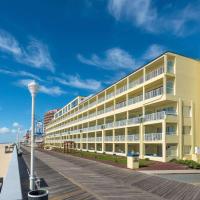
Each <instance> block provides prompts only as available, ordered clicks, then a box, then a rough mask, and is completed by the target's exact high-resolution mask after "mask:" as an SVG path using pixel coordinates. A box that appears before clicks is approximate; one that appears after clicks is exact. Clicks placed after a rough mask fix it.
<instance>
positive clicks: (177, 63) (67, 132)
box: [45, 52, 200, 162]
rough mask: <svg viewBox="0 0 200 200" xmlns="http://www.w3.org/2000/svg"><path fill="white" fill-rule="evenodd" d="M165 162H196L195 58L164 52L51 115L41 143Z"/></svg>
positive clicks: (199, 139) (198, 76) (198, 98)
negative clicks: (179, 160)
mask: <svg viewBox="0 0 200 200" xmlns="http://www.w3.org/2000/svg"><path fill="white" fill-rule="evenodd" d="M65 141H71V142H74V144H75V148H76V149H78V150H82V151H91V152H100V153H106V154H116V155H122V156H125V155H127V153H128V152H133V151H134V152H136V153H139V156H140V158H149V159H152V160H157V161H162V162H166V161H169V160H171V159H173V158H178V159H194V160H198V152H199V147H200V61H198V60H195V59H191V58H188V57H185V56H181V55H178V54H175V53H171V52H166V53H164V54H162V55H160V56H159V57H157V58H156V59H154V60H153V61H151V62H149V63H148V64H146V65H144V66H142V67H141V68H139V69H137V70H135V71H134V72H132V73H131V74H129V75H128V76H126V77H124V78H122V79H121V80H119V81H117V82H116V83H114V84H113V85H111V86H109V87H108V88H106V89H104V90H102V91H100V92H99V93H97V94H95V95H93V96H91V97H88V98H84V97H77V98H75V99H74V100H73V101H71V102H69V103H68V104H67V105H66V106H64V107H63V108H62V109H60V110H59V111H58V112H56V113H55V115H54V118H53V120H52V121H51V122H50V123H49V124H48V125H47V127H46V135H45V146H46V147H54V148H64V142H65Z"/></svg>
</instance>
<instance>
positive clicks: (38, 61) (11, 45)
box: [0, 30, 55, 72]
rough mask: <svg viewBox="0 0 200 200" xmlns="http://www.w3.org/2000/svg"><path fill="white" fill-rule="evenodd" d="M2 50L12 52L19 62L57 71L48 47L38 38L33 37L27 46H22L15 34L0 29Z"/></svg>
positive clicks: (0, 46) (0, 47)
mask: <svg viewBox="0 0 200 200" xmlns="http://www.w3.org/2000/svg"><path fill="white" fill-rule="evenodd" d="M0 50H1V51H3V52H6V53H10V54H11V55H12V56H13V57H14V58H15V59H16V61H17V62H19V63H22V64H25V65H27V66H32V67H34V68H38V69H47V70H50V71H52V72H53V71H55V68H54V63H53V60H52V58H51V55H50V53H49V49H48V47H47V46H46V45H45V44H43V43H42V42H40V41H38V40H35V39H31V40H30V43H29V44H28V46H27V47H22V46H20V45H19V42H18V41H17V40H16V39H15V38H14V36H12V35H11V34H10V33H8V32H6V31H4V30H0Z"/></svg>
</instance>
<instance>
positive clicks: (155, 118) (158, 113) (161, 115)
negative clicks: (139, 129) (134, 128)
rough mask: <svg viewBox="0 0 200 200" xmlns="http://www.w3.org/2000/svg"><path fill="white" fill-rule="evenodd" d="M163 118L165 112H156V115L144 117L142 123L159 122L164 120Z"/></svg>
mask: <svg viewBox="0 0 200 200" xmlns="http://www.w3.org/2000/svg"><path fill="white" fill-rule="evenodd" d="M164 117H165V111H161V112H156V113H151V114H147V115H145V116H144V121H153V120H160V119H164Z"/></svg>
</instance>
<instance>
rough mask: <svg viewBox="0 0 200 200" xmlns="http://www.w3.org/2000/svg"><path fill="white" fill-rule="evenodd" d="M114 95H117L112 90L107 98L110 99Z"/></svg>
mask: <svg viewBox="0 0 200 200" xmlns="http://www.w3.org/2000/svg"><path fill="white" fill-rule="evenodd" d="M114 96H115V93H114V92H112V93H110V94H107V95H106V99H110V98H112V97H114Z"/></svg>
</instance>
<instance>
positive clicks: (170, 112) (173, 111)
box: [163, 107, 176, 115]
mask: <svg viewBox="0 0 200 200" xmlns="http://www.w3.org/2000/svg"><path fill="white" fill-rule="evenodd" d="M163 111H165V113H166V114H167V115H175V114H176V109H175V108H174V107H167V108H163Z"/></svg>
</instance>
